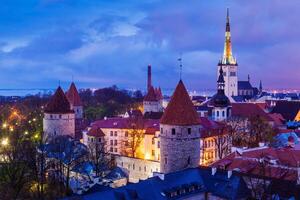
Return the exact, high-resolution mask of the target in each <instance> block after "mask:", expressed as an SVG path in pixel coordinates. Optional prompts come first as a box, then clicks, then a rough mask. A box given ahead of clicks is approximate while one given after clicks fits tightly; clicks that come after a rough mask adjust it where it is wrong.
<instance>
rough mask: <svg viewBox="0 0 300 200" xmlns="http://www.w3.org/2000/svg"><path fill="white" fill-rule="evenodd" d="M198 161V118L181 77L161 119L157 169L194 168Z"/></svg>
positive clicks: (172, 170)
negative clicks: (158, 164)
mask: <svg viewBox="0 0 300 200" xmlns="http://www.w3.org/2000/svg"><path fill="white" fill-rule="evenodd" d="M199 161H200V120H199V117H198V114H197V112H196V110H195V108H194V106H193V103H192V101H191V99H190V97H189V95H188V93H187V90H186V88H185V86H184V84H183V82H182V81H181V80H180V81H179V83H178V85H177V87H176V89H175V92H174V94H173V96H172V98H171V101H170V102H169V104H168V106H167V108H166V110H165V112H164V114H163V116H162V118H161V120H160V170H161V172H162V173H170V172H174V171H179V170H183V169H185V168H191V167H197V166H198V165H199Z"/></svg>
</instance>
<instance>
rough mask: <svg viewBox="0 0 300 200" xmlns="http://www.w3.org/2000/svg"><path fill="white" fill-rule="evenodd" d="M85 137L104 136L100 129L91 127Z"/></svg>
mask: <svg viewBox="0 0 300 200" xmlns="http://www.w3.org/2000/svg"><path fill="white" fill-rule="evenodd" d="M87 135H88V136H92V137H104V136H105V134H104V132H103V131H102V130H101V128H98V127H97V126H92V127H91V128H90V130H89V131H88V132H87Z"/></svg>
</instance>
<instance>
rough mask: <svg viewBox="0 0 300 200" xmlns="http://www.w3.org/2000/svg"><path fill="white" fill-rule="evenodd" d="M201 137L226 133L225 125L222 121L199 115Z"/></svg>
mask: <svg viewBox="0 0 300 200" xmlns="http://www.w3.org/2000/svg"><path fill="white" fill-rule="evenodd" d="M200 125H201V126H202V129H201V138H207V137H212V136H220V135H225V134H227V133H228V130H227V127H226V125H225V124H224V123H222V122H217V121H213V120H210V119H208V118H206V117H200Z"/></svg>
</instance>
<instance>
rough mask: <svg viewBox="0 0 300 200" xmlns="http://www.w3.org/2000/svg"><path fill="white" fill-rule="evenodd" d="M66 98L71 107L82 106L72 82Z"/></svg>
mask: <svg viewBox="0 0 300 200" xmlns="http://www.w3.org/2000/svg"><path fill="white" fill-rule="evenodd" d="M66 96H67V98H68V100H69V102H70V104H72V105H73V106H82V102H81V99H80V96H79V94H78V91H77V88H76V86H75V84H74V82H72V83H71V86H70V88H69V90H68V91H67V92H66Z"/></svg>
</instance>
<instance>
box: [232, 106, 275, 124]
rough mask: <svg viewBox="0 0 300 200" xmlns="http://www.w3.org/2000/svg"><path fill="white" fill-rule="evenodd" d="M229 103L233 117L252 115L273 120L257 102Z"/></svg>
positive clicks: (248, 116)
mask: <svg viewBox="0 0 300 200" xmlns="http://www.w3.org/2000/svg"><path fill="white" fill-rule="evenodd" d="M231 105H232V116H233V117H244V118H250V117H253V116H260V117H262V118H263V119H264V120H266V121H274V119H273V118H272V117H271V116H270V115H269V114H268V113H266V112H265V111H264V110H263V109H262V108H261V107H260V106H259V105H257V104H254V103H232V104H231Z"/></svg>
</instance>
